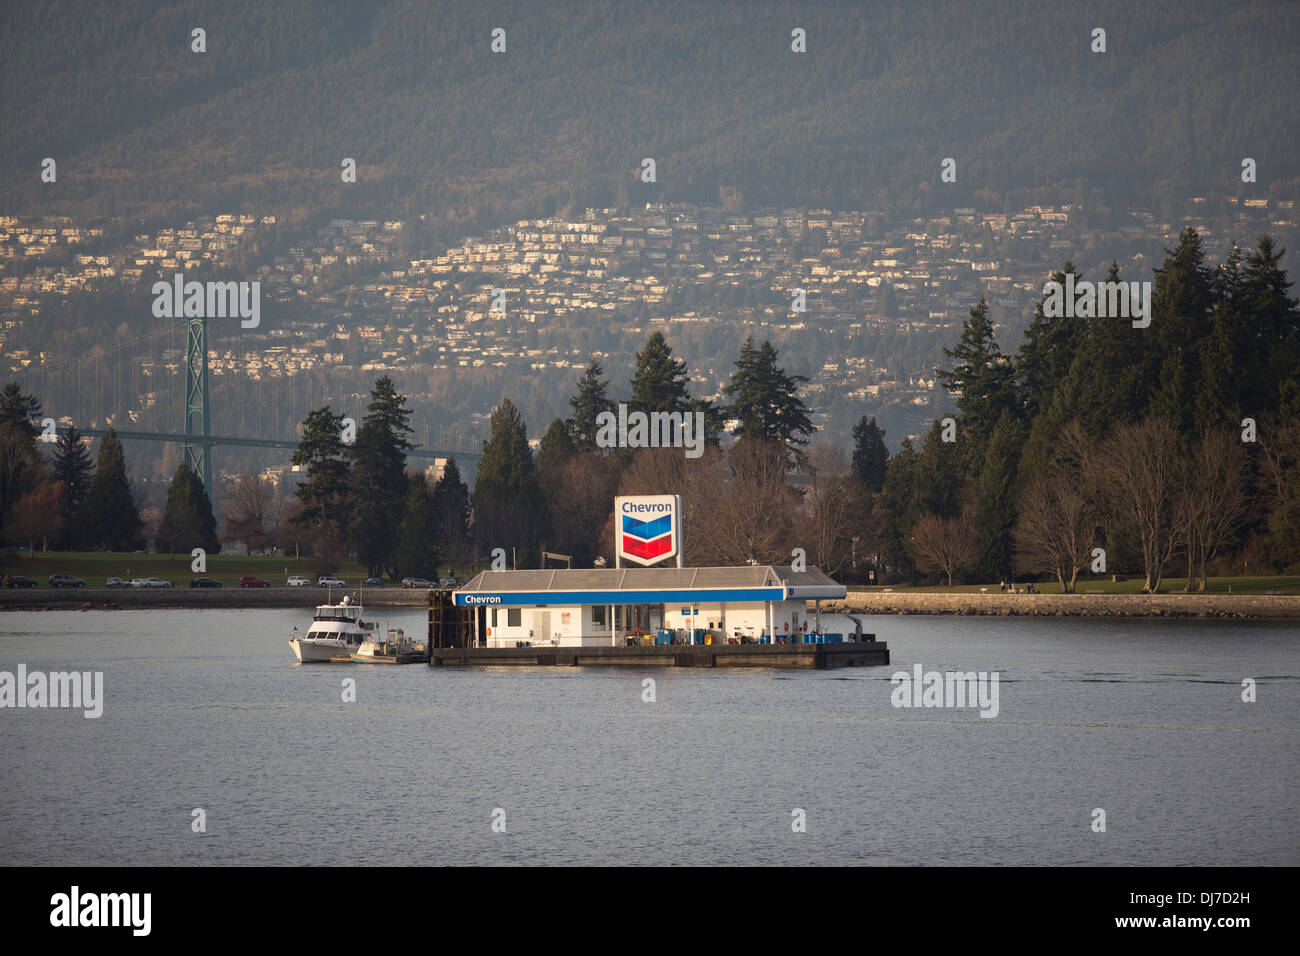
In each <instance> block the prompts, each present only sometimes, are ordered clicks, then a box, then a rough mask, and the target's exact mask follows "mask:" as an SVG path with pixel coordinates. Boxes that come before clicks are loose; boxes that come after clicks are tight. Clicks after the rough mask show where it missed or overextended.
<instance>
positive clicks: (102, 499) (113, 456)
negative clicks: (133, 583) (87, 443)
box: [86, 428, 142, 551]
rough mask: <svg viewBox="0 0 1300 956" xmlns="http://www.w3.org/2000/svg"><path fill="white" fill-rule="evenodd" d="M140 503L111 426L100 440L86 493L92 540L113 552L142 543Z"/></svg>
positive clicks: (124, 453) (88, 528)
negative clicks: (92, 474)
mask: <svg viewBox="0 0 1300 956" xmlns="http://www.w3.org/2000/svg"><path fill="white" fill-rule="evenodd" d="M141 526H142V523H141V521H140V506H139V504H138V503H137V502H136V497H135V493H134V492H133V491H132V490H131V482H130V478H129V477H128V474H127V467H126V452H125V451H124V450H123V448H122V443H121V441H119V440H118V437H117V432H116V431H114V430H113V429H112V428H110V429H109V430H108V431H107V432H105V433H104V437H103V438H101V439H100V440H99V456H98V457H97V458H96V460H95V477H94V478H93V479H92V480H91V482H90V491H89V493H88V494H87V495H86V528H87V530H88V532H89V534H90V538H91V540H92V541H93V542H94V543H95V544H98V545H103V546H104V547H106V548H108V550H110V551H129V550H131V549H133V548H134V547H135V546H136V545H137V544H139V542H140V529H141Z"/></svg>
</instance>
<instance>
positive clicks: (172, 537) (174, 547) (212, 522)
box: [158, 465, 221, 554]
mask: <svg viewBox="0 0 1300 956" xmlns="http://www.w3.org/2000/svg"><path fill="white" fill-rule="evenodd" d="M158 545H159V547H160V548H166V549H167V550H168V551H170V552H171V553H173V554H175V553H176V552H177V551H182V552H184V551H189V550H191V549H193V548H202V549H203V550H204V551H206V552H207V553H208V554H216V553H217V552H218V551H220V550H221V544H220V543H219V542H218V541H217V519H216V518H215V517H214V516H213V514H212V502H211V501H210V500H209V499H208V494H207V492H206V491H205V490H204V488H203V479H202V478H200V477H199V476H198V474H197V473H196V472H195V471H194V470H193V469H192V468H190V466H189V465H181V466H180V467H179V468H177V469H176V474H175V475H173V476H172V481H171V485H170V486H168V488H167V504H166V507H164V509H163V517H162V522H161V524H159V526H158Z"/></svg>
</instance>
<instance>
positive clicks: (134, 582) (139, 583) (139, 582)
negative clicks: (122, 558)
mask: <svg viewBox="0 0 1300 956" xmlns="http://www.w3.org/2000/svg"><path fill="white" fill-rule="evenodd" d="M144 582H145V579H144V578H132V579H131V587H133V588H142V587H147V585H146V584H145V583H144Z"/></svg>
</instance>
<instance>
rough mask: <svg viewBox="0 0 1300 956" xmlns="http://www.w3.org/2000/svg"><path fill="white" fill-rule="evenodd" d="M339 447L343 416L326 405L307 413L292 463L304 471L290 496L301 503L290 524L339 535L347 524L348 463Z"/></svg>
mask: <svg viewBox="0 0 1300 956" xmlns="http://www.w3.org/2000/svg"><path fill="white" fill-rule="evenodd" d="M346 456H347V446H346V445H344V444H343V416H342V415H335V414H334V413H333V412H331V411H330V407H329V406H328V405H326V406H324V407H323V408H318V409H315V410H314V411H311V412H308V413H307V417H306V418H304V419H303V422H302V438H300V439H299V440H298V447H297V448H296V449H294V452H293V463H294V464H295V465H298V466H299V467H300V468H301V467H305V468H306V478H305V480H303V481H300V482H299V483H298V487H297V489H296V490H295V492H294V494H296V495H297V496H298V498H299V499H300V500H301V501H302V503H303V508H302V510H301V511H300V512H299V513H298V514H297V515H296V516H295V517H294V519H293V520H294V521H297V522H299V523H302V524H308V525H311V526H312V527H316V528H321V527H324V526H327V525H332V526H333V527H334V528H335V529H337V530H339V531H341V530H342V529H343V528H344V527H346V526H347V525H346V523H347V516H348V512H347V505H348V502H347V488H348V460H347V457H346Z"/></svg>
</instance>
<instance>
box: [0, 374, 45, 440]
mask: <svg viewBox="0 0 1300 956" xmlns="http://www.w3.org/2000/svg"><path fill="white" fill-rule="evenodd" d="M40 417H41V402H40V399H38V398H37V397H36V396H35V395H27V394H24V393H23V391H22V389H20V388H19V387H18V383H17V382H10V383H9V384H7V385H6V386H5V387H4V390H3V391H0V427H3V426H5V425H16V426H17V427H18V428H19V429H21V430H22V431H23V433H24V434H26V435H27V437H28V438H31V439H33V440H35V438H36V436H37V435H39V434H40V433H41V430H40V429H39V428H37V427H36V422H37V421H38V420H39V419H40Z"/></svg>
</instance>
